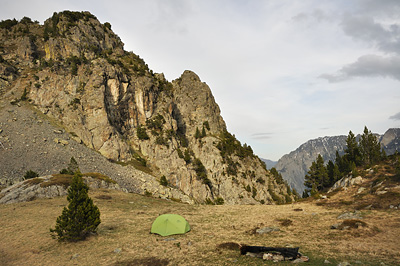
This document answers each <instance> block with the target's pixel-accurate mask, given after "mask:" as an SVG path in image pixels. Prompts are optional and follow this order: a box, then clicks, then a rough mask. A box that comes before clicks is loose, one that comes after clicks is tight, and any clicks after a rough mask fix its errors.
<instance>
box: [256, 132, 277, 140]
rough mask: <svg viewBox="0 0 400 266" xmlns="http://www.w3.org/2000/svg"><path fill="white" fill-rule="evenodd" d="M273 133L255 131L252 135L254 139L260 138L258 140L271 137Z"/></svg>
mask: <svg viewBox="0 0 400 266" xmlns="http://www.w3.org/2000/svg"><path fill="white" fill-rule="evenodd" d="M271 135H272V133H269V132H265V133H254V134H253V135H251V138H252V139H258V140H263V139H270V138H271Z"/></svg>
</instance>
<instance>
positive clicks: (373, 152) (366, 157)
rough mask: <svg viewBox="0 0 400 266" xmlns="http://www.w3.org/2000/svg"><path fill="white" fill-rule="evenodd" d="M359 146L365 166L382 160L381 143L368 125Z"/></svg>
mask: <svg viewBox="0 0 400 266" xmlns="http://www.w3.org/2000/svg"><path fill="white" fill-rule="evenodd" d="M359 146H360V151H361V155H362V160H363V164H364V166H371V165H372V164H375V163H377V162H379V161H380V160H381V156H382V155H381V145H380V143H379V142H378V139H377V137H376V136H374V135H373V134H372V133H371V131H370V130H368V128H367V127H365V128H364V133H363V134H362V136H361V139H360V144H359Z"/></svg>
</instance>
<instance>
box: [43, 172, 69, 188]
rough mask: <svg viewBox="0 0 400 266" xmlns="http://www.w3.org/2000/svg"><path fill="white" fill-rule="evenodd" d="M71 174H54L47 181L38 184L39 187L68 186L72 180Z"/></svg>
mask: <svg viewBox="0 0 400 266" xmlns="http://www.w3.org/2000/svg"><path fill="white" fill-rule="evenodd" d="M72 177H73V175H66V174H54V175H53V176H52V177H51V178H50V180H49V181H47V182H43V183H41V184H40V186H41V187H50V186H63V187H65V188H66V187H68V186H69V185H70V184H71V182H72Z"/></svg>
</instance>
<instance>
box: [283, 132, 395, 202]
mask: <svg viewBox="0 0 400 266" xmlns="http://www.w3.org/2000/svg"><path fill="white" fill-rule="evenodd" d="M374 135H377V136H378V139H379V141H380V143H381V146H382V148H383V149H384V150H385V152H386V154H387V155H392V154H394V153H395V152H396V150H397V151H400V128H390V129H388V130H387V131H386V132H385V133H384V134H383V135H378V134H374ZM346 138H347V136H344V135H343V136H332V137H321V138H318V139H313V140H309V141H307V142H306V143H304V144H302V145H300V147H299V148H297V149H296V150H294V151H292V152H290V153H289V154H286V155H284V156H282V158H281V159H279V161H278V163H277V164H276V166H275V168H276V169H277V170H278V172H279V173H281V174H282V177H283V179H285V180H286V181H287V182H288V184H289V185H290V186H291V187H293V188H295V189H296V190H297V191H298V192H299V193H300V194H301V193H302V192H303V191H304V188H305V187H304V177H305V175H306V174H307V172H308V170H309V168H310V166H311V164H312V162H314V161H315V160H316V158H317V156H318V154H321V156H322V157H323V159H324V162H325V163H327V162H328V161H329V160H331V161H333V162H334V161H335V159H336V150H337V151H338V152H339V154H340V155H343V153H344V149H345V148H346ZM358 138H359V136H357V139H358Z"/></svg>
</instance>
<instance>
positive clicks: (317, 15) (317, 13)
mask: <svg viewBox="0 0 400 266" xmlns="http://www.w3.org/2000/svg"><path fill="white" fill-rule="evenodd" d="M292 20H293V21H294V22H310V23H314V22H324V21H331V20H332V18H331V17H330V16H329V15H328V14H327V13H326V12H325V11H324V10H322V9H319V8H316V9H314V10H313V11H311V12H300V13H298V14H297V15H296V16H294V17H292Z"/></svg>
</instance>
